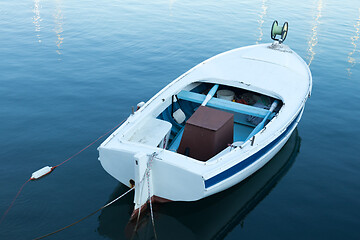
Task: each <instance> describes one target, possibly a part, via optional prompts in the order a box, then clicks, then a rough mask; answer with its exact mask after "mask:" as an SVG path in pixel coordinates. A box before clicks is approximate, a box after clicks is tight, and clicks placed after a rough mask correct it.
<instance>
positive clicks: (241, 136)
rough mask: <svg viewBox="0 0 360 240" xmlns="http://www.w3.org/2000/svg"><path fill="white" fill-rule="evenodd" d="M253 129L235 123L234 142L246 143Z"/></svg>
mask: <svg viewBox="0 0 360 240" xmlns="http://www.w3.org/2000/svg"><path fill="white" fill-rule="evenodd" d="M253 129H254V128H253V127H249V126H246V125H243V124H239V123H234V142H238V141H245V139H246V138H247V137H248V136H249V134H250V133H251V131H252V130H253Z"/></svg>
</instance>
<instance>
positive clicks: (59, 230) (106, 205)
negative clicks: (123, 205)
mask: <svg viewBox="0 0 360 240" xmlns="http://www.w3.org/2000/svg"><path fill="white" fill-rule="evenodd" d="M132 190H134V188H130V189H129V190H127V191H126V192H125V193H123V194H122V195H121V196H119V197H117V198H116V199H114V200H112V201H111V202H109V203H107V204H105V205H104V206H102V207H101V208H99V209H98V210H96V211H94V212H92V213H90V214H89V215H87V216H85V217H83V218H81V219H79V220H77V221H76V222H73V223H72V224H69V225H67V226H65V227H63V228H60V229H58V230H56V231H54V232H51V233H48V234H45V235H43V236H41V237H37V238H34V240H38V239H43V238H46V237H49V236H51V235H53V234H55V233H58V232H61V231H63V230H65V229H67V228H69V227H72V226H74V225H75V224H78V223H79V222H82V221H83V220H85V219H87V218H89V217H91V216H92V215H94V214H95V213H97V212H99V211H101V210H103V209H104V208H106V207H108V206H110V205H111V204H113V203H114V202H116V201H118V200H119V199H121V198H122V197H124V196H125V195H126V194H128V193H129V192H131V191H132Z"/></svg>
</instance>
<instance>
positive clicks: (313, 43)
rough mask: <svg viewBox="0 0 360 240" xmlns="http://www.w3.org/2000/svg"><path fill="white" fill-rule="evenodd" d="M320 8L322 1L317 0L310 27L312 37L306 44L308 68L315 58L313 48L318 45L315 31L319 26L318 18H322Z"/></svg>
mask: <svg viewBox="0 0 360 240" xmlns="http://www.w3.org/2000/svg"><path fill="white" fill-rule="evenodd" d="M322 8H323V1H322V0H319V1H318V4H317V14H316V17H315V19H314V24H313V27H312V29H311V30H312V36H311V38H310V41H309V43H308V55H310V56H309V63H308V65H309V66H310V65H311V63H312V61H313V60H314V57H315V54H316V53H315V50H314V48H315V46H316V44H317V43H318V37H317V35H318V33H317V29H318V26H319V24H320V21H319V20H320V18H321V16H322Z"/></svg>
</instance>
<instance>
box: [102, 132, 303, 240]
mask: <svg viewBox="0 0 360 240" xmlns="http://www.w3.org/2000/svg"><path fill="white" fill-rule="evenodd" d="M300 143H301V139H300V137H299V135H298V131H297V129H295V131H294V132H293V134H292V135H291V137H290V138H289V140H288V142H287V143H286V144H285V145H284V147H283V148H282V149H281V150H280V151H279V152H278V153H277V154H276V155H275V156H274V158H273V159H271V160H270V161H269V162H268V163H267V164H266V165H265V166H264V167H263V168H261V169H260V170H259V171H257V172H256V173H255V174H253V175H252V176H250V177H249V178H247V179H246V180H244V181H243V182H241V183H240V184H237V185H235V186H234V187H232V188H230V189H228V190H226V191H223V192H220V193H218V194H215V195H213V196H211V197H208V198H205V199H202V200H199V201H196V202H170V203H165V204H158V205H155V206H154V209H155V212H154V214H155V227H156V234H157V237H158V239H223V238H225V236H226V235H227V234H228V233H229V232H230V231H231V230H232V229H233V228H234V227H236V226H237V225H239V224H241V223H242V221H243V220H244V218H245V217H246V215H247V214H248V213H249V212H251V210H252V209H254V208H255V207H256V206H257V204H259V202H261V201H262V200H263V199H264V198H265V197H266V196H267V195H268V194H269V193H270V192H271V191H272V189H273V188H274V187H275V186H276V184H277V183H278V182H279V181H280V180H281V178H282V177H283V176H284V175H285V174H286V173H287V172H288V170H289V169H290V168H291V166H292V165H293V163H294V162H295V159H296V156H297V154H298V152H299V149H300ZM127 189H128V188H127V187H125V186H123V185H122V184H119V186H118V187H117V188H116V189H115V190H114V192H113V193H112V194H111V196H110V199H109V201H111V200H113V199H115V198H116V197H117V196H119V195H120V194H121V193H123V192H125V191H126V190H127ZM133 199H134V198H133V193H132V194H129V195H127V196H126V197H125V198H123V199H120V200H119V201H118V202H116V203H115V204H113V205H111V206H109V207H108V208H105V209H103V210H102V212H101V214H100V216H99V227H98V233H99V234H100V235H102V236H106V237H108V238H110V239H125V238H127V237H129V236H132V233H133V228H134V227H135V223H129V222H128V221H129V218H130V215H131V213H132V211H133ZM125 228H126V231H125ZM126 236H127V237H126ZM153 237H154V233H153V227H152V223H151V218H150V214H149V213H145V215H144V216H142V218H141V220H140V222H139V224H138V228H137V231H136V233H135V235H134V239H153Z"/></svg>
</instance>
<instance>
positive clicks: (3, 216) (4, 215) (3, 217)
mask: <svg viewBox="0 0 360 240" xmlns="http://www.w3.org/2000/svg"><path fill="white" fill-rule="evenodd" d="M30 180H31V178H29V179H28V180H27V181H26V182H24V183H23V185H22V186H21V187H20V189H19V191H18V192H17V194H16V196H15V197H14V199H13V200H12V202H11V204H10V206H9V207H8V209H6V211H5V212H4V214H3V215H2V217H1V220H0V224H1V223H2V221H3V220H4V219H5V217H6V215H7V214H8V212H9V211H10V209H11V208H12V206H13V205H14V203H15V200H16V199H17V198H18V196H19V195H20V193H21V191H22V190H23V188H24V187H25V185H26V184H27V183H28V182H30Z"/></svg>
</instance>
